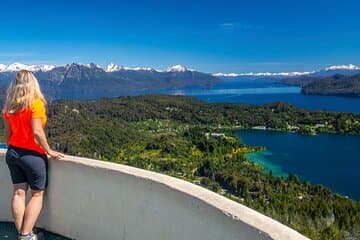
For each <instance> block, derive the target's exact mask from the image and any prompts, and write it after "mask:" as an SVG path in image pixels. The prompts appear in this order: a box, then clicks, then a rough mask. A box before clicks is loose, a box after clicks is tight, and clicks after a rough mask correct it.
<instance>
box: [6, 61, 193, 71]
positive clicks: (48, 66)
mask: <svg viewBox="0 0 360 240" xmlns="http://www.w3.org/2000/svg"><path fill="white" fill-rule="evenodd" d="M72 64H76V65H79V66H84V67H87V68H91V65H95V66H96V67H97V68H101V69H103V70H104V71H105V72H118V71H155V72H188V71H189V72H195V70H194V69H191V68H188V67H186V66H184V65H180V64H179V65H174V66H171V67H168V68H167V69H165V70H156V69H154V68H151V67H125V66H122V65H117V64H114V63H112V62H111V63H109V64H108V65H106V66H105V67H101V66H100V65H97V64H95V63H89V64H81V63H72ZM72 64H66V65H63V66H62V65H60V66H55V65H51V64H43V65H33V64H23V63H19V62H15V63H12V64H10V65H5V64H0V72H17V71H20V70H23V69H24V70H29V71H33V72H38V71H42V72H48V71H51V70H53V69H54V68H56V67H66V66H70V65H72Z"/></svg>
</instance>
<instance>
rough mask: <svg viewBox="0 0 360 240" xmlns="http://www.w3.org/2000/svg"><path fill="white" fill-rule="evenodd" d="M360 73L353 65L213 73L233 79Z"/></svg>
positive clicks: (216, 75)
mask: <svg viewBox="0 0 360 240" xmlns="http://www.w3.org/2000/svg"><path fill="white" fill-rule="evenodd" d="M357 73H360V67H358V66H355V65H353V64H349V65H335V66H330V67H327V68H325V69H321V70H317V71H307V72H277V73H272V72H258V73H254V72H249V73H215V74H213V76H215V77H223V78H235V77H300V76H331V75H335V74H342V75H353V74H357Z"/></svg>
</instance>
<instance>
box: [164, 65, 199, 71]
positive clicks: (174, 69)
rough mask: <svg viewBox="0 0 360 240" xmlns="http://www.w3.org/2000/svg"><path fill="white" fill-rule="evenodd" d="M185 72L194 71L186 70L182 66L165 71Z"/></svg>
mask: <svg viewBox="0 0 360 240" xmlns="http://www.w3.org/2000/svg"><path fill="white" fill-rule="evenodd" d="M187 71H194V70H193V69H190V68H187V67H185V66H183V65H175V66H172V67H169V68H168V69H167V72H187Z"/></svg>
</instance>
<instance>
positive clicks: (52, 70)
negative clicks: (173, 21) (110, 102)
mask: <svg viewBox="0 0 360 240" xmlns="http://www.w3.org/2000/svg"><path fill="white" fill-rule="evenodd" d="M21 69H27V70H30V71H34V73H35V75H36V77H37V78H38V80H39V82H40V85H41V87H42V89H43V90H44V91H45V93H47V94H48V95H49V97H50V98H51V99H59V98H65V99H94V98H100V97H117V96H121V95H131V94H136V93H135V92H141V91H149V90H151V91H153V90H160V89H165V88H180V87H202V88H209V87H211V86H213V85H214V84H215V83H217V82H220V81H221V80H220V79H219V78H217V77H214V76H212V75H211V74H207V73H202V72H198V71H195V70H193V69H190V68H188V67H185V66H183V65H175V66H172V67H169V68H167V69H166V70H155V69H153V68H141V67H135V68H129V67H124V66H119V65H115V64H113V63H110V64H109V65H107V66H105V67H104V68H102V67H101V66H99V65H97V64H95V63H90V64H78V63H72V64H67V65H65V66H56V67H55V66H53V65H46V64H45V65H26V64H21V63H14V64H10V65H8V66H7V65H4V64H1V65H0V87H1V86H3V87H4V86H8V84H9V83H10V81H11V80H12V79H13V78H14V76H15V73H16V72H17V71H19V70H21Z"/></svg>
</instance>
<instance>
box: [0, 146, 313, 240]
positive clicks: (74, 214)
mask: <svg viewBox="0 0 360 240" xmlns="http://www.w3.org/2000/svg"><path fill="white" fill-rule="evenodd" d="M4 154H5V151H4V150H0V221H12V217H11V213H10V198H11V182H10V176H9V172H8V169H7V166H6V163H5V161H4ZM49 165H50V170H49V176H50V179H49V189H48V191H47V194H46V202H45V206H44V208H43V211H42V214H41V217H40V220H39V223H38V226H39V227H43V228H45V229H47V230H49V231H51V232H54V233H58V234H61V235H64V236H68V237H70V238H74V239H80V240H81V239H94V240H99V239H104V240H107V239H112V240H115V239H119V240H141V239H147V240H197V239H204V240H205V239H206V240H221V239H224V240H232V239H234V240H235V239H237V240H238V239H307V238H305V237H304V236H302V235H300V234H299V233H298V232H296V231H294V230H292V229H290V228H288V227H286V226H284V225H282V224H280V223H279V222H277V221H274V220H272V219H271V218H268V217H266V216H264V215H261V214H260V213H258V212H256V211H253V210H251V209H249V208H247V207H245V206H243V205H241V204H238V203H236V202H234V201H231V200H229V199H227V198H225V197H222V196H220V195H218V194H216V193H213V192H211V191H209V190H207V189H204V188H201V187H199V186H196V185H194V184H191V183H188V182H186V181H182V180H180V179H176V178H173V177H169V176H166V175H162V174H158V173H153V172H149V171H145V170H142V169H137V168H133V167H129V166H124V165H120V164H114V163H108V162H101V161H96V160H92V159H85V158H77V157H70V156H67V157H66V158H65V160H61V161H51V162H50V164H49Z"/></svg>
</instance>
